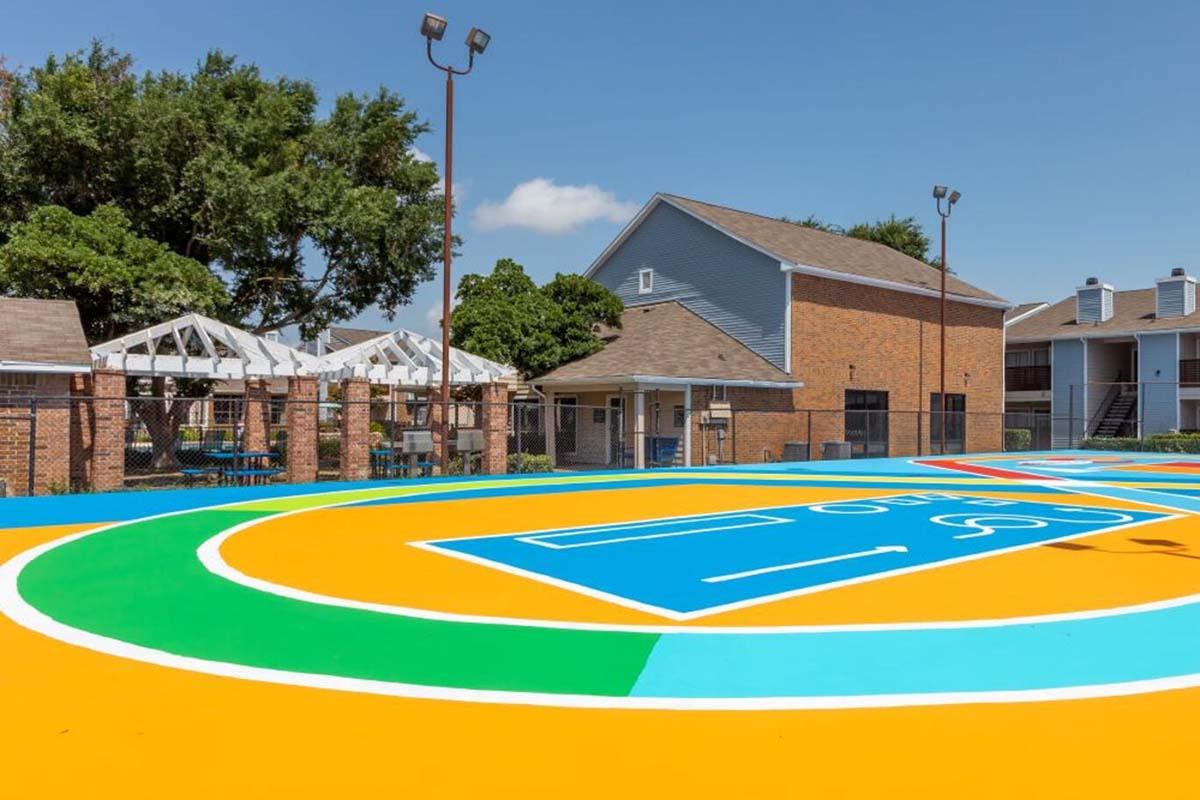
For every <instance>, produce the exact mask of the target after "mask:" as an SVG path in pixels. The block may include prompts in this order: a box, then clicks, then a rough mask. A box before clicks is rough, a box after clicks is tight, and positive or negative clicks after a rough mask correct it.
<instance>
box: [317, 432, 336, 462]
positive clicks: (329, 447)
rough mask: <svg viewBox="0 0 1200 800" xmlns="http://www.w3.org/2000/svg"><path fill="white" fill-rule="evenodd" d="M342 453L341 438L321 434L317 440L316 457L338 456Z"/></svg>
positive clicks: (329, 457) (328, 457)
mask: <svg viewBox="0 0 1200 800" xmlns="http://www.w3.org/2000/svg"><path fill="white" fill-rule="evenodd" d="M341 455H342V440H341V439H335V438H333V437H331V436H322V437H321V438H320V439H318V440H317V457H318V458H324V459H334V458H340V457H341Z"/></svg>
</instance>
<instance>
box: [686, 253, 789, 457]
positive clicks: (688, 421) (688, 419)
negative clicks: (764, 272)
mask: <svg viewBox="0 0 1200 800" xmlns="http://www.w3.org/2000/svg"><path fill="white" fill-rule="evenodd" d="M788 274H789V275H791V273H790V272H789V273H788ZM683 465H684V466H685V467H690V466H691V465H692V385H691V384H690V383H689V384H688V385H687V386H684V387H683Z"/></svg>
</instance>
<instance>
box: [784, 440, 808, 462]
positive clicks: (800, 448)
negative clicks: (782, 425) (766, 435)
mask: <svg viewBox="0 0 1200 800" xmlns="http://www.w3.org/2000/svg"><path fill="white" fill-rule="evenodd" d="M783 460H784V461H808V442H784V443H783Z"/></svg>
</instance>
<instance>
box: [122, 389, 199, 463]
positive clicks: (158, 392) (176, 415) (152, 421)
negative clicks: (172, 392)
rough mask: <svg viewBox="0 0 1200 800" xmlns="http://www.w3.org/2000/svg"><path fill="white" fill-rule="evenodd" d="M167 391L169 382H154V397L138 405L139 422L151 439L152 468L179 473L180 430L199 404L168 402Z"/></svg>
mask: <svg viewBox="0 0 1200 800" xmlns="http://www.w3.org/2000/svg"><path fill="white" fill-rule="evenodd" d="M166 388H167V380H166V378H154V379H152V380H151V381H150V394H151V396H150V397H145V398H141V399H138V400H136V401H134V408H135V410H136V413H137V416H138V419H140V420H141V421H142V424H143V425H145V426H146V433H148V434H149V435H150V467H151V468H152V469H156V470H176V469H179V459H178V458H177V457H176V455H175V448H176V443H177V442H178V441H179V429H180V427H182V425H183V421H184V420H185V419H187V413H188V410H189V409H190V408H191V407H192V403H194V402H195V399H194V398H189V397H173V398H170V399H164V397H163V394H164V393H165V392H166Z"/></svg>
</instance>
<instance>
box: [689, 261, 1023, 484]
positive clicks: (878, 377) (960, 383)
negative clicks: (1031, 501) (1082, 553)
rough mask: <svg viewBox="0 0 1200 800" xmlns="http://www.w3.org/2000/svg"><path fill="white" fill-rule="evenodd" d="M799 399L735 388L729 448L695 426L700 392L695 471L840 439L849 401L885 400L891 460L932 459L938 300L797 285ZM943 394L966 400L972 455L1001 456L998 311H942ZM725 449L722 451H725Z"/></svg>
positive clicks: (797, 281) (953, 307)
mask: <svg viewBox="0 0 1200 800" xmlns="http://www.w3.org/2000/svg"><path fill="white" fill-rule="evenodd" d="M792 301H793V302H792V371H793V375H795V376H796V377H797V378H798V379H799V380H802V381H803V382H804V383H805V388H803V389H798V390H794V391H789V390H772V389H753V388H738V387H729V388H728V389H727V390H726V399H727V400H728V401H729V402H730V403H731V404H732V406H733V408H734V419H733V421H732V422H730V423H728V424H727V425H726V437H725V440H724V442H723V444H722V443H720V442H719V441H718V436H717V431H718V429H717V428H716V427H713V426H701V425H700V412H701V411H702V410H703V409H705V408H706V407H707V406H708V403H709V400H710V399H711V397H712V390H711V389H709V388H708V387H703V386H696V387H694V388H693V394H692V408H693V410H694V412H695V413H694V415H693V421H692V424H693V429H692V463H693V464H702V463H706V461H705V460H706V459H707V458H708V457H709V456H711V455H713V454H716V453H718V452H720V458H721V460H722V461H723V462H726V463H739V464H747V463H759V462H762V461H764V460H768V459H770V460H776V459H779V458H780V457H781V456H782V455H783V445H784V443H785V442H788V441H805V442H809V443H810V444H809V447H810V455H811V457H812V458H814V459H815V458H820V447H821V443H823V442H828V441H841V440H843V439H844V438H845V413H844V408H845V392H846V390H847V389H866V390H875V391H886V392H887V393H888V408H889V411H890V412H891V413H889V414H888V451H889V455H893V456H912V455H917V454H918V453H923V454H928V453H929V452H930V436H929V430H928V429H929V414H928V412H929V400H930V397H929V396H930V393H932V392H936V391H938V375H939V359H938V353H939V349H938V348H939V334H938V299H937V298H933V297H921V296H919V295H912V294H907V293H903V292H895V291H891V290H888V289H880V288H875V287H870V286H860V285H857V284H852V283H846V282H842V281H832V280H827V279H824V278H816V277H812V276H805V275H793V276H792ZM946 317H947V329H946V340H947V348H946V392H947V393H955V394H957V393H963V394H966V396H967V412H968V418H967V449H968V450H970V451H973V452H980V451H985V450H1000V449H1002V447H1003V421H1002V414H1001V409H1002V407H1003V398H1004V392H1003V374H1002V369H1003V366H1004V356H1003V312H1002V311H1001V310H1000V309H991V308H985V307H982V306H975V305H969V304H966V303H948V304H947V314H946ZM718 447H720V450H718Z"/></svg>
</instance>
